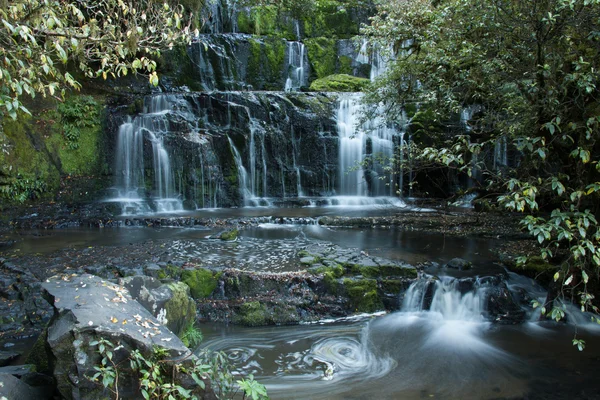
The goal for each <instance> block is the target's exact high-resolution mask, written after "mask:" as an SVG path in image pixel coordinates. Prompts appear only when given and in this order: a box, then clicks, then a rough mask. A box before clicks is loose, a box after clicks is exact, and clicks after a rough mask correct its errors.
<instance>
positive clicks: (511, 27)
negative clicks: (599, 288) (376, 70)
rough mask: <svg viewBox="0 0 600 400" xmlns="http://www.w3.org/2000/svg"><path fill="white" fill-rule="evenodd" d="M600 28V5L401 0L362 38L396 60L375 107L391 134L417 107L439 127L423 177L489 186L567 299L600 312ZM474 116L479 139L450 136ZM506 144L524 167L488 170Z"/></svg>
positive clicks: (417, 156)
mask: <svg viewBox="0 0 600 400" xmlns="http://www.w3.org/2000/svg"><path fill="white" fill-rule="evenodd" d="M599 17H600V4H599V2H598V1H593V0H526V1H516V0H509V1H501V0H446V1H444V0H442V1H432V0H410V1H407V0H391V1H385V2H380V3H379V5H378V12H377V15H376V16H375V17H373V18H372V21H371V25H370V26H365V27H364V28H363V30H362V31H363V33H364V34H365V35H367V36H368V37H369V38H370V41H371V43H372V44H373V45H375V46H378V47H379V48H381V49H384V50H386V51H388V54H389V56H390V57H391V58H392V61H391V62H390V70H389V71H388V74H387V75H386V76H385V77H384V78H383V79H381V80H380V81H379V82H378V83H377V84H376V85H375V86H374V87H373V88H372V90H371V92H370V94H369V96H368V97H369V100H370V101H371V102H372V103H378V104H382V105H384V108H383V109H384V110H385V112H384V116H385V117H387V118H388V120H389V121H391V122H393V121H394V120H395V118H397V116H398V115H400V114H401V110H403V109H404V108H405V107H406V106H407V105H408V104H413V105H415V104H416V105H417V107H418V110H419V111H418V113H421V114H426V115H428V118H429V120H430V122H437V123H438V124H437V125H436V124H435V123H430V124H429V125H427V124H425V125H424V126H423V127H422V129H421V130H420V132H419V134H420V135H421V137H422V138H423V137H424V139H422V140H421V141H420V142H421V143H420V144H415V143H413V146H412V149H411V150H410V151H411V153H412V160H413V162H414V163H416V164H415V165H420V166H421V167H422V168H426V167H431V165H436V166H437V167H445V168H454V169H457V170H459V171H462V172H464V173H465V174H469V175H472V174H473V173H474V172H475V171H478V172H479V173H480V174H482V178H481V179H480V184H481V187H480V188H479V191H480V193H482V194H483V195H484V196H487V197H488V198H490V199H492V200H495V201H496V200H497V202H498V204H499V205H501V206H503V207H504V208H505V209H508V210H515V211H519V212H523V213H525V215H526V216H525V217H524V219H523V220H522V224H523V227H524V229H526V230H528V231H529V232H530V233H531V234H532V235H533V236H534V237H535V238H536V240H537V241H538V242H539V243H540V244H541V245H542V247H543V249H542V253H541V256H542V257H543V258H544V259H545V260H552V261H553V262H554V263H557V264H560V265H561V270H560V272H558V273H557V274H556V275H555V276H554V280H555V281H558V282H559V283H562V284H561V288H562V291H563V293H564V294H565V295H566V296H569V297H571V298H572V299H573V300H577V301H578V302H579V303H580V304H581V307H582V309H593V310H594V311H596V312H597V311H598V309H597V308H596V306H595V303H594V301H593V300H594V298H593V297H594V296H593V295H592V294H590V292H589V290H588V285H589V284H590V282H591V280H592V277H595V280H597V279H598V276H599V275H598V274H599V271H600V247H599V246H600V230H599V226H598V223H597V218H598V216H599V215H598V214H599V212H600V209H599V204H600V203H599V202H598V200H599V196H598V193H599V191H600V182H599V180H600V179H599V178H600V174H599V171H600V164H599V163H598V154H599V151H600V149H599V147H598V138H599V133H600V132H599V124H600V103H599V98H598V95H599V92H598V87H597V85H598V70H597V66H598V65H600V43H599V38H600V25H599V22H600V18H599ZM468 107H471V109H475V110H477V112H476V113H474V117H473V118H472V120H471V121H470V129H469V132H467V133H466V134H464V135H458V136H450V135H445V136H444V134H443V133H444V132H443V131H444V129H443V128H440V126H443V125H444V124H443V123H441V124H439V123H440V121H442V122H443V121H448V120H449V119H450V118H451V115H456V114H458V113H460V112H461V110H464V109H465V108H468ZM501 140H502V141H505V142H506V143H508V144H509V146H510V147H511V148H512V150H513V153H515V154H516V158H517V161H516V162H515V163H513V165H511V167H510V168H508V167H507V168H497V169H492V168H488V167H489V166H488V165H487V164H486V163H484V162H483V161H482V157H481V156H480V155H481V154H483V153H484V152H485V151H489V149H490V148H493V147H494V145H496V144H497V143H498V142H499V141H501ZM478 156H479V157H478ZM541 211H543V213H542V212H541ZM520 261H521V262H524V261H525V259H521V260H520ZM542 306H544V305H542ZM548 312H549V313H550V312H551V316H552V317H553V318H556V319H560V318H561V316H562V315H564V314H563V311H562V309H561V308H560V307H559V306H555V307H554V308H553V309H552V311H550V310H548Z"/></svg>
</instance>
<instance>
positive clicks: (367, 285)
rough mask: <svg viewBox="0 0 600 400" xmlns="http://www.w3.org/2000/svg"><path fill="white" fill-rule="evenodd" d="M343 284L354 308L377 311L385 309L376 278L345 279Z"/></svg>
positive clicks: (359, 310)
mask: <svg viewBox="0 0 600 400" xmlns="http://www.w3.org/2000/svg"><path fill="white" fill-rule="evenodd" d="M343 285H344V290H345V291H346V293H347V294H348V299H349V301H350V306H351V308H352V309H353V310H355V311H358V312H375V311H377V310H381V309H383V303H382V301H381V298H380V297H379V294H378V292H377V281H376V280H375V279H356V280H354V279H344V280H343Z"/></svg>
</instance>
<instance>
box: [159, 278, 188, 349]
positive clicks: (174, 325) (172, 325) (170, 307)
mask: <svg viewBox="0 0 600 400" xmlns="http://www.w3.org/2000/svg"><path fill="white" fill-rule="evenodd" d="M169 289H170V290H171V292H172V293H173V297H172V298H171V299H170V300H169V301H168V302H167V303H166V304H165V310H166V311H167V320H168V323H167V326H168V327H169V329H170V330H171V331H172V332H173V333H175V334H176V335H177V336H179V337H181V335H182V334H183V332H184V330H185V329H186V328H187V327H188V326H190V325H191V324H193V323H194V322H195V321H196V304H195V303H194V301H193V300H192V299H191V298H190V288H189V286H188V285H187V284H185V283H183V282H172V283H170V284H169Z"/></svg>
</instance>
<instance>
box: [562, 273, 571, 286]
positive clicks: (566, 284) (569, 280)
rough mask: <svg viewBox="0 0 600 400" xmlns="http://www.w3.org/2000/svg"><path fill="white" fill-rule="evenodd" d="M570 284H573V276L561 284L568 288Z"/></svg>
mask: <svg viewBox="0 0 600 400" xmlns="http://www.w3.org/2000/svg"><path fill="white" fill-rule="evenodd" d="M571 282H573V275H571V276H569V277H568V278H567V280H566V281H565V283H563V285H564V286H569V285H570V284H571Z"/></svg>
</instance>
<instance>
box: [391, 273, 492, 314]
mask: <svg viewBox="0 0 600 400" xmlns="http://www.w3.org/2000/svg"><path fill="white" fill-rule="evenodd" d="M461 286H464V282H463V281H461V280H459V279H455V278H450V277H441V278H440V279H438V280H435V281H431V280H426V279H420V280H417V281H415V282H414V283H413V284H412V285H411V286H410V287H409V288H408V290H407V291H406V294H405V296H404V301H403V303H402V311H403V312H418V311H427V310H428V311H430V312H433V313H438V314H439V315H441V317H442V318H443V319H444V320H459V321H484V318H483V315H484V314H485V313H486V311H487V310H486V303H487V301H488V293H487V289H488V286H487V285H482V284H480V282H479V281H475V282H474V283H473V285H472V286H470V287H469V288H468V289H470V290H465V289H464V287H461Z"/></svg>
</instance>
